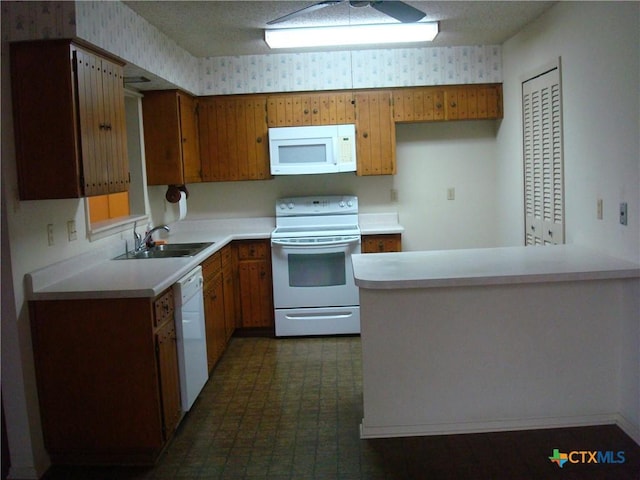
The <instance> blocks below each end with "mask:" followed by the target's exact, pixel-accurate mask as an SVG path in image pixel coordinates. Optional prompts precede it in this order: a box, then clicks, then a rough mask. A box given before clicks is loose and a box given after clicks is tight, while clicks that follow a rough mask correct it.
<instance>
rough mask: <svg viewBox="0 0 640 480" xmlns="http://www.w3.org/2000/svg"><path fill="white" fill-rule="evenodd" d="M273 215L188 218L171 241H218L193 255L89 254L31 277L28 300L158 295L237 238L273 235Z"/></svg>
mask: <svg viewBox="0 0 640 480" xmlns="http://www.w3.org/2000/svg"><path fill="white" fill-rule="evenodd" d="M274 227H275V221H274V219H273V218H270V217H267V218H245V219H229V220H205V219H203V220H183V221H181V222H176V223H174V224H173V225H172V226H171V232H170V233H169V235H168V236H167V237H166V238H165V240H166V241H167V242H168V243H188V242H214V244H213V245H211V246H210V247H208V248H206V249H205V250H203V251H201V252H200V253H198V254H197V255H195V256H193V257H181V258H159V259H144V260H112V258H114V257H115V256H117V255H119V254H121V253H124V249H123V250H122V251H116V250H114V249H113V248H111V249H105V251H104V252H90V253H88V254H84V255H79V256H78V257H74V258H72V259H69V260H66V261H63V262H60V263H57V264H54V265H50V266H48V267H45V268H42V269H40V270H37V271H35V272H31V273H28V274H27V275H26V281H27V298H28V300H62V299H88V298H133V297H151V298H153V297H156V296H157V295H159V294H160V293H162V292H163V291H164V290H165V289H167V288H169V287H170V286H171V285H173V284H174V283H175V282H176V281H177V280H179V279H180V278H181V277H182V276H184V275H186V274H187V273H189V271H190V270H191V269H193V268H194V267H196V266H197V265H199V264H201V263H202V262H203V261H204V260H205V259H206V258H207V257H209V256H210V255H212V254H213V253H215V252H216V251H217V250H220V249H221V248H222V247H224V246H225V245H227V244H228V243H229V242H231V241H233V240H244V239H261V238H270V237H271V232H272V231H273V229H274Z"/></svg>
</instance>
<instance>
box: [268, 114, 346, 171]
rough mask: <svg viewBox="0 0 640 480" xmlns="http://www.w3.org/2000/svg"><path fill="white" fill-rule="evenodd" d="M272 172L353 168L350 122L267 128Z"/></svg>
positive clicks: (344, 169)
mask: <svg viewBox="0 0 640 480" xmlns="http://www.w3.org/2000/svg"><path fill="white" fill-rule="evenodd" d="M269 156H270V159H271V174H272V175H305V174H313V173H339V172H355V171H356V127H355V125H353V124H345V125H321V126H308V127H275V128H270V129H269Z"/></svg>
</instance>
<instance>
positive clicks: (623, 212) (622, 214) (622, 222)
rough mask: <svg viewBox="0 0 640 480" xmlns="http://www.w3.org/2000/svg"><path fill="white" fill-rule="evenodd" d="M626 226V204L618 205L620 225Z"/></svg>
mask: <svg viewBox="0 0 640 480" xmlns="http://www.w3.org/2000/svg"><path fill="white" fill-rule="evenodd" d="M626 224H627V202H622V203H621V204H620V225H626Z"/></svg>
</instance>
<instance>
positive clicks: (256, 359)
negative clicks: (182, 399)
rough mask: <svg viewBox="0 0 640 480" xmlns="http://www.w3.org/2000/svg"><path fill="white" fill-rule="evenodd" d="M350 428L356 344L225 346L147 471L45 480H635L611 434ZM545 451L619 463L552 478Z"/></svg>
mask: <svg viewBox="0 0 640 480" xmlns="http://www.w3.org/2000/svg"><path fill="white" fill-rule="evenodd" d="M361 419H362V384H361V350H360V339H359V338H358V337H327V338H308V339H269V338H234V339H233V340H232V342H231V344H230V345H229V348H228V350H227V352H226V353H225V355H224V357H223V358H222V360H221V361H220V363H219V364H218V365H217V367H216V369H215V371H214V374H213V376H212V377H211V379H210V380H209V382H208V384H207V385H206V386H205V388H204V390H203V392H202V394H201V396H200V398H199V399H198V401H197V402H196V404H195V405H194V407H193V408H192V410H191V412H190V413H189V415H187V417H186V418H185V419H184V420H183V422H182V424H181V426H180V428H179V430H178V431H177V432H176V435H175V437H174V439H173V441H172V442H171V444H170V445H169V448H168V449H167V450H166V452H165V453H164V455H163V456H162V457H161V459H160V461H159V462H158V464H157V465H156V466H155V467H154V468H63V467H55V468H52V469H51V470H50V471H49V472H48V474H47V476H46V479H47V480H58V479H69V480H75V479H83V480H84V479H87V480H89V479H90V480H100V479H123V480H133V479H136V480H137V479H211V480H214V479H273V480H278V479H344V480H348V479H367V480H369V479H371V480H375V479H425V480H427V479H430V480H436V479H474V480H484V479H487V480H488V479H492V480H493V479H509V480H511V479H519V480H525V479H535V480H537V479H555V478H558V479H580V480H582V479H594V480H596V479H597V480H600V479H616V480H619V479H628V480H632V479H633V480H638V479H640V447H639V446H638V445H636V444H635V443H634V442H633V441H632V440H631V439H630V438H629V437H628V436H626V435H625V434H624V433H623V432H622V431H621V430H620V429H619V428H617V427H615V426H603V427H587V428H568V429H552V430H534V431H527V432H502V433H491V434H469V435H442V436H429V437H412V438H395V439H376V440H361V439H360V438H359V432H358V427H359V423H360V421H361ZM555 448H557V449H559V451H560V452H571V451H574V450H576V451H587V450H588V451H596V450H598V451H602V452H608V451H613V452H616V453H617V452H619V451H623V452H624V458H625V462H624V463H620V464H569V463H568V464H565V466H564V467H563V468H562V469H560V468H559V467H558V466H557V465H555V464H553V463H552V462H551V461H550V460H549V458H548V457H549V456H551V455H552V454H553V449H555ZM574 458H578V457H574Z"/></svg>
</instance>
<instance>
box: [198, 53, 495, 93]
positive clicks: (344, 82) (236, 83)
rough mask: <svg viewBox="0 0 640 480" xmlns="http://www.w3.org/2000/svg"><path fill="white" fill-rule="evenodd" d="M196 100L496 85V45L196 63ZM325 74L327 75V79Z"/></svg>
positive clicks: (244, 58) (248, 56)
mask: <svg viewBox="0 0 640 480" xmlns="http://www.w3.org/2000/svg"><path fill="white" fill-rule="evenodd" d="M200 72H201V73H200V77H201V81H202V85H201V87H200V92H201V94H202V95H215V94H233V93H256V92H274V91H281V92H284V91H299V90H332V89H343V88H373V87H392V86H410V85H444V84H462V83H500V82H502V49H501V47H500V46H498V45H491V46H470V47H467V46H465V47H428V48H405V49H387V50H354V51H341V52H322V53H298V54H275V55H245V56H239V57H210V58H203V59H200ZM327 72H330V74H328V73H327Z"/></svg>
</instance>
